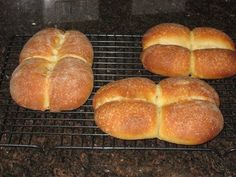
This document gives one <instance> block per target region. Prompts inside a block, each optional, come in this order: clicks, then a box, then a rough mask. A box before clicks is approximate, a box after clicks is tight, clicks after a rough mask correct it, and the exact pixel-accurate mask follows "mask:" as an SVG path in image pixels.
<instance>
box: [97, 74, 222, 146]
mask: <svg viewBox="0 0 236 177" xmlns="http://www.w3.org/2000/svg"><path fill="white" fill-rule="evenodd" d="M219 104H220V101H219V96H218V94H217V93H216V91H215V90H214V89H213V88H212V87H211V86H210V85H208V84H207V83H206V82H204V81H201V80H198V79H194V78H168V79H164V80H162V81H161V82H159V84H157V85H156V84H155V83H154V82H153V81H151V80H149V79H146V78H140V77H136V78H127V79H123V80H118V81H114V82H111V83H109V84H107V85H105V86H103V87H101V88H100V89H99V90H98V91H97V93H96V94H95V96H94V98H93V108H94V110H95V122H96V124H97V125H98V127H99V128H101V129H102V130H103V131H104V132H106V133H108V134H109V135H111V136H114V137H116V138H120V139H124V140H136V139H147V138H159V139H161V140H165V141H169V142H172V143H177V144H186V145H195V144H202V143H205V142H207V141H209V140H211V139H212V138H214V137H215V136H216V135H217V134H218V133H219V132H220V131H221V130H222V129H223V124H224V120H223V116H222V114H221V112H220V110H219V108H218V106H219Z"/></svg>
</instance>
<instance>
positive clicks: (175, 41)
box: [142, 23, 190, 49]
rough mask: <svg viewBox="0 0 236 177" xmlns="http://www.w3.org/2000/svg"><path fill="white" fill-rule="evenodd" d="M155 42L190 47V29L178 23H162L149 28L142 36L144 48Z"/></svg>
mask: <svg viewBox="0 0 236 177" xmlns="http://www.w3.org/2000/svg"><path fill="white" fill-rule="evenodd" d="M155 44H163V45H178V46H182V47H185V48H188V49H189V48H190V30H189V29H188V28H187V27H185V26H183V25H180V24H175V23H162V24H159V25H156V26H154V27H152V28H150V29H149V30H148V31H147V32H146V33H145V34H144V36H143V39H142V46H143V49H146V48H148V47H150V46H152V45H155Z"/></svg>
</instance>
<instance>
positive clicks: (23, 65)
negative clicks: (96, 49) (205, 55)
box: [10, 28, 93, 111]
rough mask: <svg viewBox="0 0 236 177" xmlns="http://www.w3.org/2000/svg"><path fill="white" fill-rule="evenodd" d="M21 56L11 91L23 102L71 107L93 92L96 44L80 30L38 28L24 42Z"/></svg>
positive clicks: (45, 107)
mask: <svg viewBox="0 0 236 177" xmlns="http://www.w3.org/2000/svg"><path fill="white" fill-rule="evenodd" d="M19 60H20V64H19V65H18V66H17V68H16V69H15V71H14V72H13V74H12V77H11V80H10V93H11V96H12V98H13V100H15V102H16V103H17V104H19V105H20V106H23V107H26V108H30V109H33V110H42V111H44V110H50V111H62V110H72V109H76V108H78V107H80V106H81V105H82V104H84V103H85V102H86V100H87V99H88V97H89V95H90V94H91V92H92V88H93V72H92V68H91V66H92V63H93V48H92V45H91V43H90V41H89V40H88V38H87V37H86V36H85V35H84V34H83V33H81V32H79V31H72V30H71V31H66V32H64V31H61V30H59V29H55V28H48V29H44V30H42V31H39V32H38V33H36V34H35V35H34V36H33V37H31V38H30V39H29V40H28V42H27V43H26V44H25V46H24V47H23V49H22V51H21V53H20V59H19Z"/></svg>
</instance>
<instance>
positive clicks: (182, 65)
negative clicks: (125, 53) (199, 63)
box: [141, 45, 190, 76]
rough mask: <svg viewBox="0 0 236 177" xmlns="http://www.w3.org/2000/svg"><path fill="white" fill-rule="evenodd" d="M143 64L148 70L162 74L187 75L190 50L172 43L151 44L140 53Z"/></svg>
mask: <svg viewBox="0 0 236 177" xmlns="http://www.w3.org/2000/svg"><path fill="white" fill-rule="evenodd" d="M141 61H142V63H143V66H144V68H145V69H147V70H148V71H151V72H153V73H155V74H161V75H164V76H188V75H189V74H190V73H189V72H190V71H189V68H190V51H189V50H188V49H186V48H183V47H179V46H174V45H153V46H151V47H148V48H147V49H145V50H144V51H143V52H142V54H141Z"/></svg>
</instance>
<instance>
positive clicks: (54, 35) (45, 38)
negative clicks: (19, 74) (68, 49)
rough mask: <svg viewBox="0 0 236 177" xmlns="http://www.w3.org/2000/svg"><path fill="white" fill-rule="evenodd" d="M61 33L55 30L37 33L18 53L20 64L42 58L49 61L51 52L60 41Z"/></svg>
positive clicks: (48, 29)
mask: <svg viewBox="0 0 236 177" xmlns="http://www.w3.org/2000/svg"><path fill="white" fill-rule="evenodd" d="M60 35H63V31H61V30H58V29H55V28H47V29H44V30H41V31H39V32H37V33H36V34H35V35H33V37H31V38H30V39H29V40H28V41H27V43H26V44H25V45H24V47H23V49H22V51H21V53H20V62H22V61H23V60H25V59H29V58H34V57H35V58H44V59H47V60H50V57H51V56H52V55H53V50H54V49H55V48H56V46H57V44H58V43H59V41H60Z"/></svg>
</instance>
